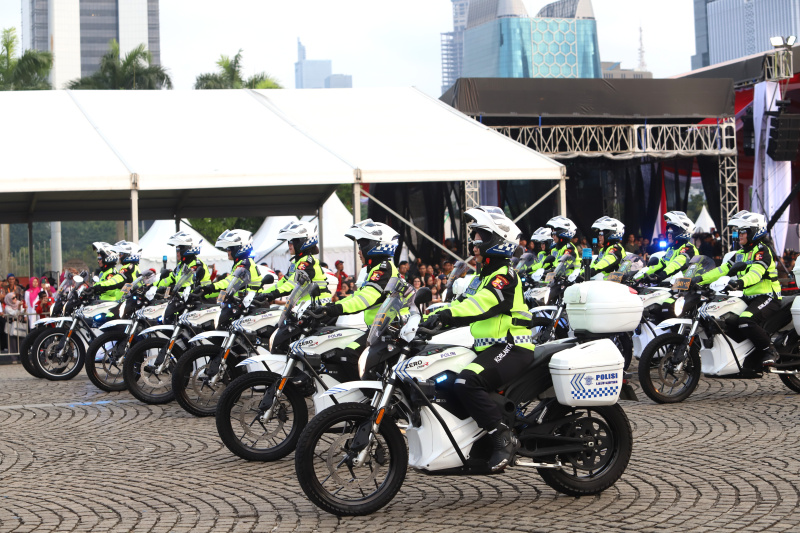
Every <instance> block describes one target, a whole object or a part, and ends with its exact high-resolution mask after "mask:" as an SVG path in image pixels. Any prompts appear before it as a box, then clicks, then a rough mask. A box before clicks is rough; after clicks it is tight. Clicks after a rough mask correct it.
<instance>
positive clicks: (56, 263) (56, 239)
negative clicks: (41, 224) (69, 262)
mask: <svg viewBox="0 0 800 533" xmlns="http://www.w3.org/2000/svg"><path fill="white" fill-rule="evenodd" d="M62 266H63V265H62V261H61V222H51V223H50V270H55V271H56V272H58V273H59V275H60V274H61V267H62ZM56 279H58V275H57V276H56Z"/></svg>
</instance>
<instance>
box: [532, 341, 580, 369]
mask: <svg viewBox="0 0 800 533" xmlns="http://www.w3.org/2000/svg"><path fill="white" fill-rule="evenodd" d="M570 341H572V342H570ZM576 344H577V340H575V339H569V340H566V341H563V342H548V343H547V344H540V345H538V346H537V347H536V349H535V350H534V351H533V360H532V361H531V364H530V365H528V368H526V369H525V371H528V370H531V369H533V368H536V367H538V366H539V365H542V364H546V363H549V362H550V359H551V358H552V357H553V356H554V355H555V354H557V353H558V352H563V351H564V350H568V349H570V348H573V347H574V346H575V345H576Z"/></svg>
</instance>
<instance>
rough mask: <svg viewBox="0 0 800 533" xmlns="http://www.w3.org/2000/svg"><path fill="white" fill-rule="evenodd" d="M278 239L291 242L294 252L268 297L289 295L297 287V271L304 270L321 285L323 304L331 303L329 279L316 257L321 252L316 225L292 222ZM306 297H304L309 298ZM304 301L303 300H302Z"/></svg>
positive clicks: (284, 228)
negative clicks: (285, 270) (287, 269)
mask: <svg viewBox="0 0 800 533" xmlns="http://www.w3.org/2000/svg"><path fill="white" fill-rule="evenodd" d="M278 240H279V241H286V242H287V243H288V244H289V253H290V254H292V258H291V265H290V266H289V271H288V272H287V273H286V275H285V276H284V277H283V278H281V279H280V281H278V283H277V284H276V286H275V288H274V289H272V290H271V291H269V292H267V293H266V299H268V300H275V299H277V298H280V297H281V296H288V295H289V293H291V292H292V290H293V289H294V288H295V285H296V284H295V279H294V278H295V272H297V271H298V270H302V271H304V272H305V273H306V274H308V277H309V278H310V279H311V281H313V282H314V283H316V284H317V285H318V286H319V290H320V295H319V301H320V303H322V304H325V303H329V302H330V299H331V292H330V289H329V288H328V279H327V277H326V276H325V272H324V271H323V270H322V266H321V265H320V264H319V259H317V258H316V257H315V255H316V254H318V253H319V247H318V246H317V244H318V243H319V237H318V236H317V228H316V226H314V225H312V224H310V223H309V222H303V221H298V222H290V223H289V224H287V225H286V226H284V227H283V228H281V230H280V231H279V232H278ZM308 298H309V297H308V296H307V297H305V298H304V299H308ZM301 301H302V300H301Z"/></svg>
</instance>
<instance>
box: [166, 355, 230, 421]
mask: <svg viewBox="0 0 800 533" xmlns="http://www.w3.org/2000/svg"><path fill="white" fill-rule="evenodd" d="M222 351H223V350H222V348H220V347H219V346H216V345H208V344H201V345H199V346H193V347H191V348H189V349H188V350H186V353H184V354H183V355H182V356H181V358H180V359H178V364H176V365H175V370H174V371H173V372H172V390H173V391H174V392H175V399H176V400H177V401H178V403H179V404H180V406H181V407H183V409H184V410H185V411H186V412H187V413H191V414H193V415H194V416H214V413H216V411H217V404H218V402H219V399H220V397H221V396H222V393H223V392H224V391H225V389H226V387H227V386H228V384H230V382H231V380H232V379H233V378H232V374H233V372H234V369H233V368H230V367H226V368H225V370H224V372H223V374H222V376H219V378H218V379H217V381H215V382H214V383H212V382H211V379H212V378H213V376H207V375H206V370H207V369H208V365H209V363H210V362H211V360H212V359H213V358H214V357H217V358H220V359H221V358H222V353H221V352H222ZM236 360H237V359H236V358H235V357H234V356H233V355H230V356H229V357H228V360H227V363H228V364H229V365H230V364H232V363H233V364H235V361H236ZM237 370H238V369H237Z"/></svg>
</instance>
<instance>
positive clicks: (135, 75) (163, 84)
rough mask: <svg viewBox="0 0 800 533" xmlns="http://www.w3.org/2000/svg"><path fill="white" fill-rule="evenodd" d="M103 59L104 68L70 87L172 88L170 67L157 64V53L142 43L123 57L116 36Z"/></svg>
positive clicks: (73, 81)
mask: <svg viewBox="0 0 800 533" xmlns="http://www.w3.org/2000/svg"><path fill="white" fill-rule="evenodd" d="M108 44H109V50H108V52H106V54H105V55H103V57H102V59H101V60H100V69H99V70H98V71H97V72H95V73H94V74H92V75H91V76H88V77H85V78H78V79H75V80H72V81H71V82H69V83H67V88H68V89H105V90H114V89H131V90H132V89H137V90H138V89H163V88H167V89H172V80H171V79H170V77H169V74H167V69H165V68H164V67H162V66H161V65H153V64H152V62H153V56H152V54H150V52H149V51H148V50H147V48H146V47H145V45H144V44H140V45H139V46H137V47H136V48H134V49H133V50H131V51H130V52H128V53H127V54H125V57H124V58H120V51H119V43H118V42H117V41H116V39H112V40H111V41H110V42H109V43H108Z"/></svg>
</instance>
